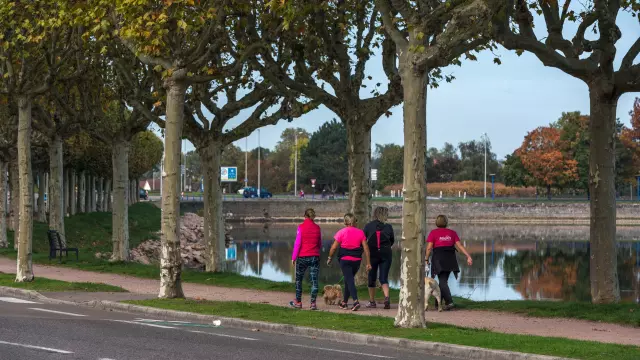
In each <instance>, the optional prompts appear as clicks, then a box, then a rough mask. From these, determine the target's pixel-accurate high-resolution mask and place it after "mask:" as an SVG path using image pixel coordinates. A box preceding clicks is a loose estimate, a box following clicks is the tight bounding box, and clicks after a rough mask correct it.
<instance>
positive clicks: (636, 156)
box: [620, 98, 640, 180]
mask: <svg viewBox="0 0 640 360" xmlns="http://www.w3.org/2000/svg"><path fill="white" fill-rule="evenodd" d="M629 115H631V128H627V127H625V128H624V129H622V133H621V134H620V141H621V142H622V145H623V146H624V147H625V148H627V149H629V150H630V151H631V159H632V160H631V163H632V169H640V98H636V101H635V102H634V103H633V110H631V112H630V113H629ZM633 175H635V174H633ZM633 179H634V176H631V178H630V179H628V180H633Z"/></svg>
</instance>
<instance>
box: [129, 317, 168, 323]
mask: <svg viewBox="0 0 640 360" xmlns="http://www.w3.org/2000/svg"><path fill="white" fill-rule="evenodd" d="M133 321H142V322H164V320H154V319H140V318H138V319H135V320H133Z"/></svg>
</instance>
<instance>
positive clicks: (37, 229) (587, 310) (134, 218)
mask: <svg viewBox="0 0 640 360" xmlns="http://www.w3.org/2000/svg"><path fill="white" fill-rule="evenodd" d="M65 226H66V233H67V239H68V240H67V241H68V242H69V244H70V245H71V246H74V247H78V248H80V260H79V261H78V262H76V261H75V259H73V258H70V260H68V261H67V260H64V261H63V263H62V264H59V263H58V261H57V260H53V261H51V262H49V260H48V250H49V245H48V242H47V238H46V231H47V225H46V224H41V223H35V224H34V236H33V250H34V252H33V261H34V262H35V263H39V264H51V265H56V266H64V267H70V268H76V269H81V270H87V271H96V272H102V273H112V274H122V275H129V276H134V277H139V278H147V279H158V278H159V277H160V269H159V267H158V266H157V265H143V264H139V263H123V262H119V263H111V262H109V261H106V260H101V259H96V258H95V256H94V254H95V253H96V252H110V251H111V214H110V213H91V214H80V215H76V216H73V217H70V218H66V219H65ZM129 227H130V239H129V241H130V245H131V247H135V246H137V245H138V244H139V243H140V242H142V241H144V240H148V239H157V238H158V235H157V232H158V231H159V230H160V209H159V208H158V207H156V206H155V205H153V204H150V203H138V204H135V205H133V206H131V207H130V208H129ZM9 241H10V242H12V241H13V233H9ZM0 255H5V256H8V257H11V258H14V259H15V257H16V252H15V251H14V250H13V246H12V245H11V246H10V247H9V248H8V249H0ZM182 279H183V281H185V282H189V283H198V284H204V285H214V286H221V287H229V288H246V289H256V290H266V291H282V292H291V293H292V292H293V291H294V286H293V284H291V283H289V282H275V281H270V280H264V279H259V278H256V277H248V276H242V275H238V274H234V273H216V274H212V273H204V272H199V271H190V270H186V271H184V272H183V274H182ZM323 285H324V284H321V288H322V286H323ZM304 291H305V292H308V291H309V287H308V284H307V283H306V282H305V289H304ZM359 292H360V293H361V294H366V293H367V290H366V288H364V287H362V288H360V289H359ZM378 293H380V292H378ZM390 295H391V301H392V302H395V303H397V302H398V297H399V291H398V290H393V289H392V290H391V294H390ZM454 301H455V303H456V305H457V306H458V307H459V308H462V309H469V310H494V311H506V312H512V313H518V314H523V315H527V316H535V317H565V318H573V319H584V320H594V321H603V322H611V323H618V324H623V325H632V326H640V305H638V304H619V305H592V304H589V303H567V302H550V301H488V302H474V301H470V300H466V299H462V298H456V299H455V300H454Z"/></svg>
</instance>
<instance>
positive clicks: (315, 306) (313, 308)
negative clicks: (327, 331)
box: [309, 301, 318, 310]
mask: <svg viewBox="0 0 640 360" xmlns="http://www.w3.org/2000/svg"><path fill="white" fill-rule="evenodd" d="M309 309H310V310H318V305H316V302H315V301H314V302H312V303H311V307H310V308H309Z"/></svg>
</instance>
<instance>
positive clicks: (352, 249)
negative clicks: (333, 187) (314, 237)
mask: <svg viewBox="0 0 640 360" xmlns="http://www.w3.org/2000/svg"><path fill="white" fill-rule="evenodd" d="M344 225H345V228H344V229H342V230H340V231H338V232H337V233H336V235H335V236H334V239H335V241H334V242H333V245H332V246H331V250H329V259H328V260H327V265H331V261H332V258H333V254H334V253H335V252H336V250H338V248H339V249H340V251H339V253H338V260H339V261H340V268H341V269H342V275H343V276H344V295H343V300H342V301H341V302H340V304H339V305H338V306H340V308H341V309H344V310H346V309H347V301H348V300H349V297H351V298H352V299H353V305H352V306H351V311H358V309H360V302H359V301H358V291H357V290H356V282H355V275H356V273H357V272H358V269H359V268H360V262H362V253H363V252H364V255H365V260H366V261H367V271H368V270H371V257H370V256H369V247H368V246H367V238H366V237H365V236H364V232H363V231H362V230H360V229H358V228H357V227H355V225H356V217H355V216H353V214H346V215H345V216H344Z"/></svg>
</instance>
